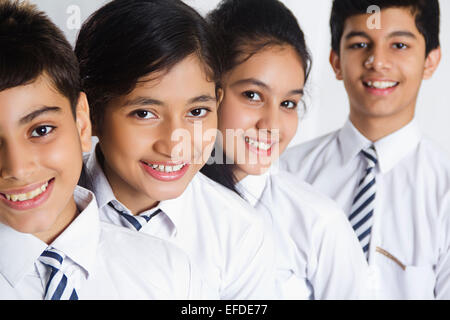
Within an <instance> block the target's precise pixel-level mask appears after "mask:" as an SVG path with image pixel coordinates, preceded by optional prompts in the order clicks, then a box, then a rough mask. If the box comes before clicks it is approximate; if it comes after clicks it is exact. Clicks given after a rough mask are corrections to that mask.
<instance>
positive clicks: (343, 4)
mask: <svg viewBox="0 0 450 320" xmlns="http://www.w3.org/2000/svg"><path fill="white" fill-rule="evenodd" d="M372 5H376V6H378V7H379V8H380V9H381V10H383V9H388V8H409V9H411V13H412V14H413V15H414V16H415V20H416V27H417V29H418V30H419V32H420V33H421V34H422V35H423V37H424V38H425V46H426V48H425V51H426V52H425V53H426V56H428V54H429V53H430V51H432V50H433V49H436V48H438V47H439V20H440V10H439V2H438V0H334V1H333V7H332V9H331V17H330V28H331V48H332V49H333V51H335V52H336V53H337V54H339V47H340V42H341V38H342V33H343V32H344V25H345V21H346V19H347V18H349V17H351V16H354V15H358V14H365V13H367V9H368V7H369V6H372Z"/></svg>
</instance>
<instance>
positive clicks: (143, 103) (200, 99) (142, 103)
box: [123, 94, 217, 107]
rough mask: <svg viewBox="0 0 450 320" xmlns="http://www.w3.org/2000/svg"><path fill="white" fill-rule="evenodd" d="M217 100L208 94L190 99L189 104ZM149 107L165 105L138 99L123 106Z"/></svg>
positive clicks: (154, 100) (151, 99) (152, 100)
mask: <svg viewBox="0 0 450 320" xmlns="http://www.w3.org/2000/svg"><path fill="white" fill-rule="evenodd" d="M216 100H217V99H216V98H215V97H213V96H210V95H208V94H202V95H199V96H197V97H194V98H192V99H189V101H188V104H193V103H198V102H212V101H214V102H215V101H216ZM149 105H153V106H155V105H156V106H164V105H165V103H164V102H162V101H160V100H157V99H153V98H150V97H137V98H135V99H131V100H128V101H126V102H125V103H124V104H123V107H128V106H149Z"/></svg>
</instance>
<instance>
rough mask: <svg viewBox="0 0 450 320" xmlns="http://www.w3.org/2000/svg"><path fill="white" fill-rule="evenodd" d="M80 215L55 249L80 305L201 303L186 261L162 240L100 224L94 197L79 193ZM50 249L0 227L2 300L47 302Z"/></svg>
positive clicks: (78, 190)
mask: <svg viewBox="0 0 450 320" xmlns="http://www.w3.org/2000/svg"><path fill="white" fill-rule="evenodd" d="M74 199H75V202H76V204H77V207H78V209H79V210H80V211H81V212H80V214H79V215H77V217H76V218H75V220H74V221H73V222H72V223H71V224H70V225H69V226H68V227H67V228H66V229H65V230H64V231H63V232H62V233H61V234H60V235H59V236H58V238H57V239H55V240H54V241H53V242H52V243H51V244H50V246H52V247H53V248H56V249H58V250H60V251H62V252H63V253H64V254H65V255H66V257H65V259H64V261H63V264H62V266H61V271H62V272H63V273H64V274H66V276H67V277H68V278H69V279H70V280H71V281H72V283H73V284H74V287H75V289H76V291H77V294H78V297H79V299H201V298H203V291H202V290H203V289H202V286H201V281H200V280H199V278H200V276H199V274H196V273H195V272H194V271H193V270H195V269H192V267H191V263H190V261H189V258H188V257H187V255H186V254H185V253H184V252H182V251H181V250H180V249H178V248H176V247H175V246H174V245H172V244H170V243H168V242H167V241H163V240H161V239H158V238H155V237H151V236H149V235H145V234H139V233H137V232H133V231H131V230H127V229H124V228H119V227H117V226H114V225H111V224H107V223H103V222H100V220H99V216H98V210H97V203H96V201H95V197H94V195H93V194H92V192H90V191H88V190H86V189H83V188H81V187H78V186H77V187H76V189H75V192H74ZM47 247H48V245H47V244H46V243H44V242H43V241H41V240H40V239H38V238H36V237H35V236H33V235H31V234H27V233H21V232H18V231H16V230H14V229H13V228H11V227H9V226H7V225H4V224H1V223H0V299H27V300H28V299H30V300H38V299H39V300H40V299H43V298H44V288H45V281H46V280H44V279H47V278H48V274H47V273H48V272H49V271H48V270H47V268H46V267H45V265H44V264H43V263H41V262H40V261H38V259H39V256H40V255H41V253H42V252H43V251H44V250H45V249H47Z"/></svg>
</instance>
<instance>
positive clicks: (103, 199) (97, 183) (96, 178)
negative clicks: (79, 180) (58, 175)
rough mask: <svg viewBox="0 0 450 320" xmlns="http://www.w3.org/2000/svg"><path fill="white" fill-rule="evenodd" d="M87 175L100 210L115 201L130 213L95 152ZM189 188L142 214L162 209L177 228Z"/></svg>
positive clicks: (90, 159) (88, 162)
mask: <svg viewBox="0 0 450 320" xmlns="http://www.w3.org/2000/svg"><path fill="white" fill-rule="evenodd" d="M86 174H87V175H88V180H89V183H90V185H89V187H90V188H91V189H92V191H93V192H94V194H95V197H96V198H97V203H98V207H99V208H100V209H102V208H103V207H104V206H107V205H108V203H109V202H111V201H113V202H115V203H116V204H119V208H120V209H123V210H124V211H129V210H128V208H126V206H125V205H123V204H122V203H121V202H120V201H119V200H117V199H116V197H115V195H114V192H113V190H112V188H111V185H110V184H109V181H108V178H106V175H105V173H104V172H103V169H102V167H101V166H100V163H99V161H98V157H97V154H96V152H95V150H94V151H93V152H91V153H90V154H89V155H88V158H87V161H86ZM194 179H195V178H194ZM189 186H190V184H189V185H188V187H187V188H186V190H185V191H184V192H183V194H182V195H181V196H179V197H178V198H176V199H170V200H164V201H161V202H160V203H159V204H158V206H157V207H156V208H152V209H150V210H148V211H146V212H143V213H142V214H147V213H148V212H149V211H152V212H153V211H156V210H157V209H161V210H162V211H163V212H164V214H165V215H166V216H167V217H168V218H169V219H170V221H171V222H172V224H174V226H175V227H176V225H177V223H178V224H179V223H180V219H182V218H181V217H180V214H178V213H179V212H183V211H185V210H186V201H187V199H188V198H189V196H188V193H189V192H190V191H189V189H190V188H189ZM107 210H108V209H107ZM130 214H131V212H130Z"/></svg>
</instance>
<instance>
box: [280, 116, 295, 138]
mask: <svg viewBox="0 0 450 320" xmlns="http://www.w3.org/2000/svg"><path fill="white" fill-rule="evenodd" d="M281 121H282V123H283V126H282V132H281V134H282V136H283V138H284V140H285V143H287V144H288V143H289V142H291V140H292V139H293V138H294V136H295V133H296V132H297V128H298V113H297V111H294V112H292V113H291V114H286V115H284V116H283V117H282V118H281Z"/></svg>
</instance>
